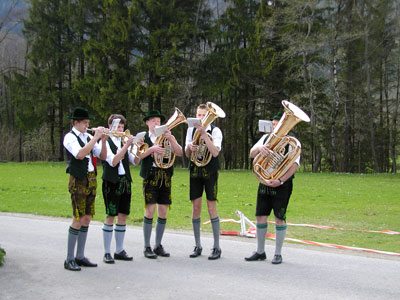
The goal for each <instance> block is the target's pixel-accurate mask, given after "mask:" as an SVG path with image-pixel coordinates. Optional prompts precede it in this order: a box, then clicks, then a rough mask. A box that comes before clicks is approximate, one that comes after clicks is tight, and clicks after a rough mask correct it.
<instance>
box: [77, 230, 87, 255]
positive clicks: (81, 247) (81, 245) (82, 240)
mask: <svg viewBox="0 0 400 300" xmlns="http://www.w3.org/2000/svg"><path fill="white" fill-rule="evenodd" d="M88 230H89V226H81V230H80V231H79V236H78V246H77V247H76V258H78V259H83V258H85V245H86V239H87V234H88Z"/></svg>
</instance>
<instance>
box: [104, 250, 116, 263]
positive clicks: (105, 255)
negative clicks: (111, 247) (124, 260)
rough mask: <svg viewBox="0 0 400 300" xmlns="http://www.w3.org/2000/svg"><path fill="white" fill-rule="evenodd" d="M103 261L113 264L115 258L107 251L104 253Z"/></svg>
mask: <svg viewBox="0 0 400 300" xmlns="http://www.w3.org/2000/svg"><path fill="white" fill-rule="evenodd" d="M103 261H104V262H105V263H106V264H113V263H114V258H112V256H111V254H110V253H106V254H104V257H103Z"/></svg>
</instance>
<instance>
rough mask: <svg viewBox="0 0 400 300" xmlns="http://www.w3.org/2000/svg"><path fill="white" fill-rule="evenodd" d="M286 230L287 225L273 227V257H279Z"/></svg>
mask: <svg viewBox="0 0 400 300" xmlns="http://www.w3.org/2000/svg"><path fill="white" fill-rule="evenodd" d="M286 228H287V225H286V224H285V225H275V230H276V232H275V235H276V239H275V255H281V251H282V246H283V241H284V240H285V236H286Z"/></svg>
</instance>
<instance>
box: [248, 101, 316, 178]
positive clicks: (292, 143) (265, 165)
mask: <svg viewBox="0 0 400 300" xmlns="http://www.w3.org/2000/svg"><path fill="white" fill-rule="evenodd" d="M282 105H283V107H284V108H285V112H284V114H283V116H282V117H281V119H280V120H279V123H278V125H277V126H276V127H275V129H274V132H273V133H272V134H270V136H269V137H268V139H267V141H266V142H265V144H268V145H269V147H268V148H269V149H270V153H269V155H268V156H266V157H264V156H262V155H261V153H259V154H257V156H256V157H255V158H254V161H253V173H254V175H255V176H256V178H257V180H258V181H259V182H261V183H262V184H269V182H270V180H275V179H278V178H280V177H281V176H282V175H283V174H285V173H286V171H287V170H288V169H289V168H290V167H291V166H292V164H293V163H294V162H295V160H296V159H297V158H298V157H299V155H300V152H301V144H300V142H299V141H298V140H297V139H296V138H294V137H292V136H288V135H287V134H288V132H289V131H290V130H291V129H292V128H293V127H294V126H295V125H296V124H297V123H299V122H300V121H304V122H310V118H309V117H308V115H307V114H306V113H305V112H303V111H302V110H301V109H300V108H299V107H297V106H296V105H294V104H293V103H290V102H289V101H287V100H283V101H282ZM265 144H264V145H265Z"/></svg>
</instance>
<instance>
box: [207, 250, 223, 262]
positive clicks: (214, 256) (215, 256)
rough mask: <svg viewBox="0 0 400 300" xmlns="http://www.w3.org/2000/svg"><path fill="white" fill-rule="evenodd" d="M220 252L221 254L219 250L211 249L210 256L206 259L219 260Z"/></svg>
mask: <svg viewBox="0 0 400 300" xmlns="http://www.w3.org/2000/svg"><path fill="white" fill-rule="evenodd" d="M221 252H222V251H221V249H218V248H213V249H212V252H211V254H210V256H209V257H208V259H210V260H214V259H218V258H220V257H221Z"/></svg>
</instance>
